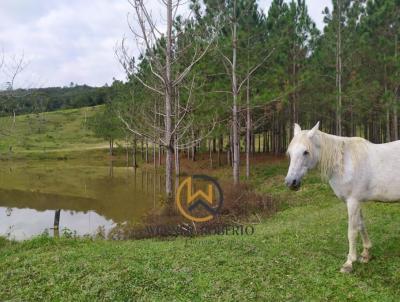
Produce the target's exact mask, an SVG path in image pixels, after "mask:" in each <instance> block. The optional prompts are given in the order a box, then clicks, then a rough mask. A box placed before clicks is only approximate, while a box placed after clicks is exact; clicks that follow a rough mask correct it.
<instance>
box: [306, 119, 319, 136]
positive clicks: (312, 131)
mask: <svg viewBox="0 0 400 302" xmlns="http://www.w3.org/2000/svg"><path fill="white" fill-rule="evenodd" d="M318 128H319V122H318V123H317V124H316V125H315V126H314V128H312V129H311V130H310V131H308V134H307V135H308V137H309V138H311V137H313V136H314V134H315V133H316V132H317V130H318Z"/></svg>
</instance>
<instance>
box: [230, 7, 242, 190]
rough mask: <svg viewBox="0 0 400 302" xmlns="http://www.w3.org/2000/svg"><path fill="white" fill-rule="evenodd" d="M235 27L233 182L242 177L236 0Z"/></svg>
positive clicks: (233, 53) (233, 41)
mask: <svg viewBox="0 0 400 302" xmlns="http://www.w3.org/2000/svg"><path fill="white" fill-rule="evenodd" d="M233 6H234V8H233V29H232V94H233V106H232V128H233V129H232V143H233V146H232V150H233V182H234V183H235V184H238V183H239V177H240V137H239V136H240V134H239V118H238V87H237V78H236V59H237V58H236V56H237V20H236V0H235V1H234V3H233Z"/></svg>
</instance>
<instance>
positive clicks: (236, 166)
mask: <svg viewBox="0 0 400 302" xmlns="http://www.w3.org/2000/svg"><path fill="white" fill-rule="evenodd" d="M232 4H233V9H232V12H231V14H230V16H229V20H230V27H231V40H232V48H231V51H232V57H231V58H229V57H228V56H226V55H224V54H223V53H222V51H220V53H221V55H222V57H223V59H224V61H225V67H226V69H227V72H228V74H230V77H231V87H232V90H231V93H232V166H233V182H234V183H235V184H237V183H239V179H240V124H239V122H240V119H239V112H240V107H239V94H240V91H241V89H242V87H243V85H245V84H246V86H247V93H246V97H247V102H248V104H247V108H248V110H247V114H246V116H247V122H246V129H247V133H246V137H247V141H248V143H247V144H246V145H250V127H251V124H250V104H249V102H250V90H249V89H250V86H249V85H250V82H249V79H250V77H251V76H252V75H253V74H254V72H255V71H256V70H257V69H258V68H260V67H261V66H262V65H263V64H264V63H265V61H266V60H267V59H268V58H269V57H270V55H271V54H272V52H273V50H272V51H271V52H270V53H269V54H268V55H265V56H264V58H263V59H262V60H261V62H259V63H258V64H256V65H255V66H252V67H250V66H249V64H248V68H247V72H246V74H245V76H244V77H243V78H242V79H240V80H239V77H238V66H237V65H238V54H237V53H238V43H239V40H238V27H239V20H238V15H237V0H233V3H232ZM247 61H249V60H247ZM246 162H247V169H246V170H247V171H249V157H248V158H247V160H246ZM248 173H249V172H248Z"/></svg>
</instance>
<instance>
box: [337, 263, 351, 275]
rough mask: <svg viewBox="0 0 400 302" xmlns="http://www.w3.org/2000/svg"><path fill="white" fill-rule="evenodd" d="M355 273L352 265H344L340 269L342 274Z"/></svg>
mask: <svg viewBox="0 0 400 302" xmlns="http://www.w3.org/2000/svg"><path fill="white" fill-rule="evenodd" d="M352 271H353V266H351V265H343V266H342V268H341V269H340V272H341V273H343V274H349V273H351V272H352Z"/></svg>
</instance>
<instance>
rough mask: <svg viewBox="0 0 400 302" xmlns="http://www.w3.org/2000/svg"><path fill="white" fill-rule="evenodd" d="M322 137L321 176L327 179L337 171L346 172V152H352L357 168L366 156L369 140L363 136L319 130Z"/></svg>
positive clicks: (340, 173)
mask: <svg viewBox="0 0 400 302" xmlns="http://www.w3.org/2000/svg"><path fill="white" fill-rule="evenodd" d="M317 135H318V136H319V138H320V148H321V153H320V160H319V169H320V173H321V178H322V179H323V180H325V181H327V180H328V179H329V178H330V176H331V175H332V174H333V173H334V172H336V173H339V175H343V172H344V153H345V151H346V152H350V156H351V160H352V165H353V168H357V167H358V165H359V164H360V162H361V159H362V158H364V156H365V153H366V149H367V144H368V143H369V142H368V141H367V140H365V139H363V138H361V137H342V136H335V135H330V134H327V133H324V132H321V131H318V133H317Z"/></svg>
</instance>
